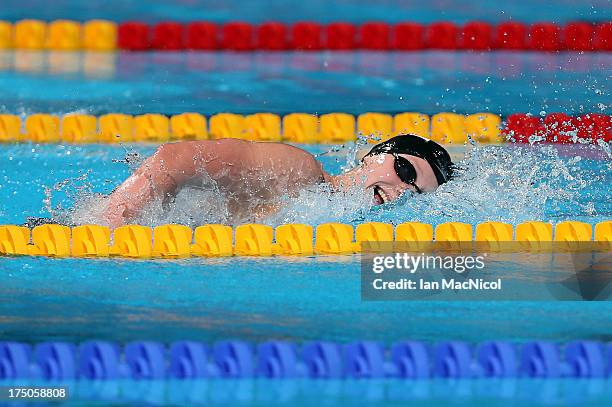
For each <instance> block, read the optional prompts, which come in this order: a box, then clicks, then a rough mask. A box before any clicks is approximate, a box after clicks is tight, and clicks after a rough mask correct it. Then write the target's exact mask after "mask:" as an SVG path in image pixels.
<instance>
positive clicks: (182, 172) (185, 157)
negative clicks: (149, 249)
mask: <svg viewBox="0 0 612 407" xmlns="http://www.w3.org/2000/svg"><path fill="white" fill-rule="evenodd" d="M241 143H243V142H241V141H240V140H232V139H225V140H201V141H185V142H179V143H168V144H163V145H161V146H160V147H159V148H158V149H157V150H156V151H155V153H154V154H153V155H152V156H151V157H149V158H148V159H146V160H145V161H144V163H143V164H142V165H141V166H140V167H139V168H138V169H137V170H136V172H134V174H132V175H131V176H130V177H129V178H128V179H127V180H125V181H124V182H123V183H122V184H121V185H120V186H119V187H118V188H117V189H115V190H114V191H113V192H112V193H111V194H110V196H109V197H108V202H107V205H106V210H105V213H104V218H105V220H106V223H107V224H109V226H111V227H117V226H121V225H123V224H125V223H126V222H127V221H128V220H129V219H130V218H132V217H134V216H136V215H138V214H139V213H140V211H141V210H142V209H143V208H144V207H145V206H146V205H147V204H148V203H150V202H151V201H153V200H155V199H156V198H160V197H162V198H163V197H166V196H170V195H173V194H175V193H176V192H177V190H179V189H180V188H181V187H182V186H183V185H185V183H187V182H188V181H189V180H190V179H192V178H194V177H195V176H196V175H197V174H198V173H199V172H201V171H206V172H207V173H208V174H209V175H210V176H211V177H212V178H213V179H214V178H215V175H216V174H219V173H221V172H222V170H223V163H228V162H229V163H233V162H240V160H241V155H243V154H244V151H245V148H244V146H242V145H239V144H241Z"/></svg>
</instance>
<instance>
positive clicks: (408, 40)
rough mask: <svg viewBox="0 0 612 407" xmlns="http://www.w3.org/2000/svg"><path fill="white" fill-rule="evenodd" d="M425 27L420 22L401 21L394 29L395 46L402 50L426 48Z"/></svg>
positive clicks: (393, 42) (393, 41)
mask: <svg viewBox="0 0 612 407" xmlns="http://www.w3.org/2000/svg"><path fill="white" fill-rule="evenodd" d="M424 33H425V27H423V25H422V24H418V23H400V24H397V25H396V26H395V29H394V30H393V34H392V37H393V40H392V44H393V48H395V49H398V50H402V51H411V50H419V49H423V48H425V38H424Z"/></svg>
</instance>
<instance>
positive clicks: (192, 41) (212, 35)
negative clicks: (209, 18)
mask: <svg viewBox="0 0 612 407" xmlns="http://www.w3.org/2000/svg"><path fill="white" fill-rule="evenodd" d="M185 45H186V47H187V49H193V50H212V49H217V48H218V47H219V40H218V28H217V26H216V25H215V24H213V23H206V22H195V23H190V24H189V25H187V42H186V44H185Z"/></svg>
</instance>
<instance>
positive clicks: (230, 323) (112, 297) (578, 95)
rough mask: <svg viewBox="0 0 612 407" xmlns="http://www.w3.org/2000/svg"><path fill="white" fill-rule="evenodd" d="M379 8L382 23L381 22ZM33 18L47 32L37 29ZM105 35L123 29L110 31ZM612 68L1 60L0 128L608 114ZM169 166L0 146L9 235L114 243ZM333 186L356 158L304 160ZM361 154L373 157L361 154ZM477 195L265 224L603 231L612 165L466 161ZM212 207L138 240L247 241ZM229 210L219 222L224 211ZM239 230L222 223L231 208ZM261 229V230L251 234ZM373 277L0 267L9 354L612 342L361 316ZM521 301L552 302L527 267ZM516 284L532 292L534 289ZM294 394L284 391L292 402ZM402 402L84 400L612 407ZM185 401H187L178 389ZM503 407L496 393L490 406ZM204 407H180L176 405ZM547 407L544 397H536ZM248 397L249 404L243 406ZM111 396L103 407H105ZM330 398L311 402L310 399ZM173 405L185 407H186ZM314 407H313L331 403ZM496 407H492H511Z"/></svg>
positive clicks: (482, 318)
mask: <svg viewBox="0 0 612 407" xmlns="http://www.w3.org/2000/svg"><path fill="white" fill-rule="evenodd" d="M36 3H37V2H36V1H32V0H25V1H23V0H22V1H19V2H15V1H12V0H10V1H8V3H7V4H6V7H4V10H3V11H2V12H1V13H2V14H1V15H0V19H8V20H11V21H15V20H17V19H21V18H30V17H36V18H41V19H49V20H50V19H56V18H73V19H76V20H79V21H83V20H87V19H92V18H109V19H115V20H117V21H125V20H128V19H138V20H142V21H146V22H158V21H162V20H176V21H191V20H194V19H205V20H209V21H215V22H227V21H228V20H234V19H235V20H240V19H243V20H247V21H249V22H252V23H260V22H263V21H268V20H272V19H278V20H280V21H282V22H286V23H292V22H295V21H299V20H303V19H313V20H316V21H319V22H322V23H326V22H331V21H338V20H344V21H350V22H354V23H362V22H365V21H369V20H372V19H380V20H384V21H387V22H390V23H395V22H400V21H404V20H415V21H419V22H423V23H426V22H432V21H439V20H442V19H448V20H451V21H454V22H457V23H464V22H466V21H469V20H472V19H473V18H474V15H475V13H477V14H478V15H479V18H482V19H483V20H486V21H489V22H500V21H505V20H509V19H510V20H512V19H514V20H517V21H523V22H536V21H542V20H554V21H555V22H557V23H567V22H570V21H573V20H576V19H578V18H580V19H588V20H590V21H607V20H610V17H611V16H612V11H611V9H610V7H609V5H608V4H607V3H606V2H591V3H592V4H589V5H586V4H576V3H575V2H574V3H572V4H570V3H567V2H565V1H559V2H548V1H546V2H542V1H536V2H533V1H532V2H530V3H529V7H527V6H526V5H525V4H522V3H521V2H514V3H512V4H507V5H505V6H504V8H500V7H499V5H497V4H491V2H483V1H477V2H472V3H470V4H469V5H466V4H463V3H462V2H454V1H451V2H448V1H434V2H432V3H431V4H429V5H428V6H427V7H425V8H422V9H418V10H416V9H414V8H412V7H410V6H407V5H405V4H404V5H399V4H396V2H392V1H391V2H387V1H385V2H383V3H377V4H376V5H374V4H370V3H368V2H362V1H347V2H338V3H337V4H335V5H334V6H333V8H332V9H330V7H331V6H330V4H329V2H321V1H315V2H309V3H308V5H306V4H305V3H304V4H297V3H296V4H292V5H289V3H287V2H284V1H275V0H273V1H264V2H249V4H243V2H240V5H239V6H238V7H237V6H236V2H224V3H223V4H222V5H220V4H217V3H216V2H210V1H199V2H193V1H175V2H172V4H166V2H163V1H155V2H151V3H150V4H148V5H147V7H146V10H145V8H143V4H142V2H115V1H112V2H106V6H105V7H104V8H101V7H99V6H97V5H95V4H91V3H87V4H85V3H82V2H77V1H74V0H68V1H66V0H64V1H61V2H59V3H58V2H56V3H55V7H53V8H49V7H46V8H45V7H43V8H39V9H38V10H37V7H36V5H37V4H36ZM366 3H367V4H366ZM35 11H36V13H35ZM109 13H112V15H111V14H109ZM610 66H612V54H611V53H609V52H597V53H594V52H585V53H583V52H558V53H541V52H523V51H514V52H510V51H495V52H467V51H456V52H449V51H436V50H429V51H416V52H408V53H406V52H376V51H343V52H284V51H283V52H265V51H257V52H247V53H236V52H122V51H121V52H111V53H101V52H57V51H27V50H4V51H2V50H0V114H1V113H9V114H16V115H19V116H21V118H25V117H27V116H29V115H31V114H34V113H39V112H44V113H52V114H56V115H65V114H70V113H85V114H91V115H96V116H99V115H103V114H107V113H114V112H119V113H126V114H133V115H137V114H143V113H161V114H165V115H173V114H177V113H182V112H189V111H193V112H200V113H202V114H205V115H206V116H207V117H210V116H211V115H213V114H216V113H220V112H234V113H239V114H250V113H255V112H273V113H276V114H279V115H284V114H288V113H292V112H297V111H300V112H308V113H313V114H319V115H321V114H324V113H330V112H347V113H351V114H355V115H358V114H361V113H364V112H370V111H374V112H385V113H389V114H394V113H399V112H407V111H417V112H422V113H425V114H430V115H433V114H435V113H438V112H445V111H449V112H451V111H452V112H457V113H461V114H471V113H475V112H492V113H495V114H499V115H501V116H502V117H503V118H505V117H507V116H509V115H511V114H513V113H517V112H530V113H532V114H534V115H535V116H536V117H538V116H541V117H544V116H545V115H546V114H549V113H553V112H564V113H567V114H570V115H579V114H584V113H588V112H595V113H602V114H610V107H609V79H610V78H609V77H610ZM156 146H157V145H156V144H147V143H134V144H130V143H125V144H116V145H108V144H95V143H83V144H36V143H18V144H5V145H0V163H2V164H1V165H0V224H22V223H23V222H24V221H26V219H27V218H28V217H54V218H55V219H57V220H60V221H63V222H66V223H69V224H83V223H99V218H98V217H96V216H97V215H96V213H95V212H96V211H95V205H96V202H97V201H98V200H99V194H107V193H109V192H111V191H112V190H113V188H115V187H116V186H117V185H118V184H119V183H120V182H121V181H122V180H123V179H125V178H126V177H127V176H128V175H129V174H130V172H131V170H132V169H133V168H134V166H135V165H136V164H137V163H138V162H140V161H141V160H142V159H143V158H144V157H146V156H148V155H149V154H151V153H152V152H153V151H154V150H155V148H156ZM300 147H303V148H305V149H306V150H307V151H309V152H311V153H313V154H315V155H316V156H317V157H318V158H319V159H320V160H321V162H322V163H323V166H324V168H325V170H326V171H328V172H330V173H332V174H335V173H339V172H341V171H342V170H344V169H346V168H348V167H350V166H351V165H354V155H355V153H356V150H357V147H356V146H355V145H354V144H353V143H346V144H345V145H342V146H331V145H317V144H310V145H300ZM363 150H364V147H363V146H362V148H361V151H363ZM449 150H450V152H451V155H452V157H453V159H454V161H455V162H460V166H459V167H460V168H459V174H460V175H459V176H458V177H457V179H456V180H455V181H453V182H452V183H449V184H446V185H444V186H442V187H441V188H440V189H439V190H438V191H436V192H435V193H433V194H428V195H423V196H412V195H410V196H406V197H404V198H403V199H401V200H400V201H399V202H398V203H396V204H391V205H385V207H383V208H381V207H378V208H376V207H371V206H370V205H369V202H366V201H364V200H363V199H362V198H361V197H358V196H355V195H351V194H347V195H339V196H335V197H330V196H328V195H324V194H319V193H317V191H314V192H313V191H305V192H304V193H302V194H300V195H299V196H298V197H297V198H295V199H291V200H290V201H289V202H287V205H286V206H285V207H284V209H282V210H281V211H280V212H279V213H277V214H275V215H272V216H270V217H268V218H266V219H264V220H263V221H262V223H265V224H267V225H270V226H278V225H281V224H286V223H304V224H309V225H314V226H316V225H319V224H323V223H326V222H342V223H346V224H350V225H358V224H361V223H364V222H384V223H390V224H393V225H398V224H401V223H403V222H411V221H418V222H424V223H429V224H432V225H434V226H435V225H438V224H441V223H445V222H465V223H468V224H471V225H476V224H479V223H482V222H485V221H498V222H506V223H510V224H513V225H516V224H519V223H521V222H526V221H531V220H541V221H545V222H551V223H553V224H557V223H559V222H562V221H566V220H571V221H582V222H586V223H587V224H590V225H594V224H596V223H599V222H603V221H608V220H609V219H610V218H611V215H612V200H610V192H609V185H610V183H611V181H612V171H611V170H612V168H611V165H612V161H611V160H610V158H611V155H610V154H611V153H610V146H609V144H606V143H603V142H600V143H593V144H590V145H582V144H580V145H574V144H569V145H567V144H559V145H552V144H536V145H529V144H516V145H515V144H512V143H507V144H504V145H471V144H470V143H466V145H455V146H451V147H449ZM219 199H221V197H220V196H218V195H216V194H215V193H214V192H211V191H198V190H187V191H186V192H185V193H182V195H179V196H178V197H177V202H176V204H175V205H174V206H172V207H171V208H170V209H165V210H161V209H160V208H152V209H151V210H149V211H147V212H146V214H145V215H143V216H142V217H141V219H139V223H140V224H143V225H148V226H156V225H161V224H166V223H179V224H184V225H188V226H190V227H192V228H194V227H196V226H199V225H201V224H206V223H229V222H230V220H229V219H228V218H226V217H224V214H223V213H224V212H223V210H220V208H221V207H220V206H219V207H217V206H213V205H210V204H209V205H203V204H202V203H203V202H208V203H210V202H218V201H219ZM211 208H212V209H211ZM221 209H222V208H221ZM246 221H250V220H248V219H247V220H245V222H246ZM361 260H362V258H361V255H357V254H356V255H342V256H334V255H325V256H321V255H318V256H304V257H284V256H280V257H269V258H252V257H228V258H200V257H193V258H190V259H183V260H160V259H157V260H136V259H122V258H110V259H77V258H63V259H61V258H49V257H42V256H36V257H34V256H32V257H28V256H25V257H3V256H0V274H1V275H2V278H1V284H0V340H1V341H19V342H27V343H40V342H44V341H66V342H71V343H79V342H84V341H87V340H91V339H99V340H108V341H113V342H118V343H127V342H130V341H137V340H151V341H159V342H164V343H170V342H173V341H178V340H195V341H201V342H206V343H213V342H215V341H220V340H226V339H231V338H237V339H241V340H246V341H252V342H256V343H261V342H265V341H268V340H271V339H278V340H287V341H291V342H295V343H298V344H301V343H305V342H308V341H311V340H330V341H336V342H339V343H348V342H352V341H358V340H375V341H380V342H381V343H383V344H385V345H386V346H389V345H390V344H392V343H394V342H397V341H398V340H403V339H411V340H418V341H424V342H426V343H436V342H440V341H445V340H460V341H466V342H468V343H470V344H476V343H480V342H483V341H489V340H508V341H512V342H516V343H525V342H528V341H530V340H545V341H555V342H569V341H572V340H593V341H600V342H611V341H612V330H611V329H610V327H611V326H612V312H611V311H612V305H611V303H610V302H609V301H593V302H589V301H580V302H577V301H538V302H536V301H478V302H470V301H463V302H447V301H410V302H407V301H362V298H361V285H360V284H361V282H360V265H361ZM500 270H501V271H500V272H502V273H504V275H505V276H506V277H507V279H508V281H509V282H522V283H524V282H527V283H528V284H533V286H536V287H537V284H538V283H539V281H540V277H541V276H539V275H537V274H535V273H530V272H529V271H528V270H526V269H524V267H523V268H521V262H520V261H518V260H516V261H514V260H512V261H508V262H506V263H502V264H501V265H500ZM517 270H518V271H517ZM279 383H280V384H279ZM407 383H408V382H401V383H399V382H398V381H393V380H387V381H382V380H381V381H380V382H377V381H375V380H372V381H368V382H367V384H366V383H363V382H360V381H358V382H356V383H353V382H352V381H350V380H346V381H341V382H334V381H326V382H324V383H321V382H316V381H315V382H311V381H299V380H298V381H296V382H293V381H290V380H289V381H280V382H277V383H273V382H270V381H265V380H261V381H257V380H253V381H250V380H247V381H231V380H229V381H223V380H219V381H215V380H209V381H196V382H193V383H190V382H188V381H186V382H181V383H173V382H172V381H169V380H168V381H163V382H160V383H156V382H147V381H145V382H142V381H140V382H135V383H134V382H125V383H112V382H107V383H105V385H104V386H102V387H103V389H100V383H87V382H85V381H81V382H79V383H78V384H77V385H78V386H77V385H75V384H73V385H74V386H77V387H78V389H76V390H75V391H76V393H74V394H78V398H77V399H75V400H73V403H74V404H79V403H81V404H83V405H89V404H90V403H91V402H92V399H93V400H96V402H97V403H99V404H100V405H103V404H107V403H117V404H128V405H131V404H138V403H141V402H142V401H143V400H146V401H147V402H148V403H150V404H156V405H165V404H167V403H171V402H174V403H175V404H180V405H191V404H194V403H195V404H197V403H205V404H220V405H221V404H227V403H240V404H243V405H270V404H276V403H278V404H284V405H309V404H311V403H313V402H320V398H321V397H323V396H322V395H324V396H325V397H326V400H327V401H328V402H329V404H340V403H348V404H363V403H364V402H367V403H368V404H372V405H375V404H378V405H389V404H397V405H403V404H404V403H405V402H406V401H407V400H409V401H410V402H412V403H417V404H419V403H420V404H423V405H431V403H434V402H435V403H437V404H440V405H445V404H453V405H456V404H460V405H473V404H474V403H476V402H486V403H498V404H499V405H504V404H507V403H508V402H513V403H514V404H516V403H520V402H525V403H536V404H543V405H551V404H552V405H559V404H565V403H567V402H573V403H575V404H583V405H588V404H589V403H591V404H593V405H598V404H602V405H605V404H606V403H607V404H609V401H610V397H612V395H611V394H610V392H609V380H608V381H605V380H603V381H597V380H592V381H588V384H585V383H586V382H580V381H570V380H567V381H555V380H547V381H546V382H538V381H530V380H526V381H522V380H508V381H498V382H495V383H492V382H491V381H487V380H484V381H482V382H480V381H477V380H471V381H467V382H461V381H456V382H452V381H450V382H449V381H436V380H431V381H418V382H410V383H408V384H407ZM173 386H174V387H173ZM493 388H494V389H495V391H491V389H493ZM182 392H184V394H185V395H186V396H185V397H183V398H181V397H179V396H178V393H182ZM536 393H537V394H539V395H540V396H538V397H535V396H534V394H536ZM230 394H231V395H234V396H232V397H230ZM92 395H93V396H92ZM313 395H314V396H316V397H314V396H313ZM173 397H176V398H177V399H175V400H173V399H172V398H173ZM313 397H314V399H313ZM105 400H106V401H105ZM493 405H494V404H493Z"/></svg>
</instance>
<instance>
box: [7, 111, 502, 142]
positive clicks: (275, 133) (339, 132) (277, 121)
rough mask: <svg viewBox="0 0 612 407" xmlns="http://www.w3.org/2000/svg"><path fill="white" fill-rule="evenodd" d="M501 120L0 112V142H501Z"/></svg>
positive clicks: (482, 117) (482, 116) (446, 116)
mask: <svg viewBox="0 0 612 407" xmlns="http://www.w3.org/2000/svg"><path fill="white" fill-rule="evenodd" d="M501 124H502V119H501V117H500V116H498V115H495V114H492V113H475V114H470V115H461V114H457V113H438V114H435V115H433V116H431V117H429V116H428V115H425V114H423V113H412V112H406V113H399V114H396V115H390V114H384V113H363V114H360V115H359V116H357V117H355V116H353V115H351V114H347V113H328V114H323V115H320V116H317V115H313V114H308V113H291V114H288V115H285V116H284V117H281V116H279V115H277V114H273V113H255V114H251V115H239V114H234V113H219V114H215V115H213V116H210V117H209V118H207V117H205V116H203V115H201V114H199V113H182V114H177V115H173V116H171V117H168V116H165V115H161V114H142V115H136V116H131V115H126V114H121V113H110V114H105V115H102V116H100V117H95V116H92V115H89V114H67V115H64V116H62V117H60V116H57V115H52V114H31V115H29V116H27V117H25V119H23V120H22V118H21V117H20V116H17V115H12V114H0V142H5V143H11V142H36V143H118V142H127V143H129V142H155V143H159V142H165V141H170V140H189V139H196V140H205V139H219V138H227V137H233V138H241V139H245V140H257V141H281V140H282V141H287V142H293V143H327V144H341V143H345V142H350V141H354V140H356V138H357V136H358V135H363V136H366V137H371V140H372V142H379V141H384V140H386V139H388V138H390V137H393V136H395V135H398V134H403V133H412V134H417V135H421V136H424V137H429V138H431V139H433V140H435V141H437V142H440V143H445V144H463V143H466V142H468V141H470V140H472V141H474V142H479V143H501V142H503V141H504V140H505V138H504V137H503V136H502V135H501V133H500V128H501Z"/></svg>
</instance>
